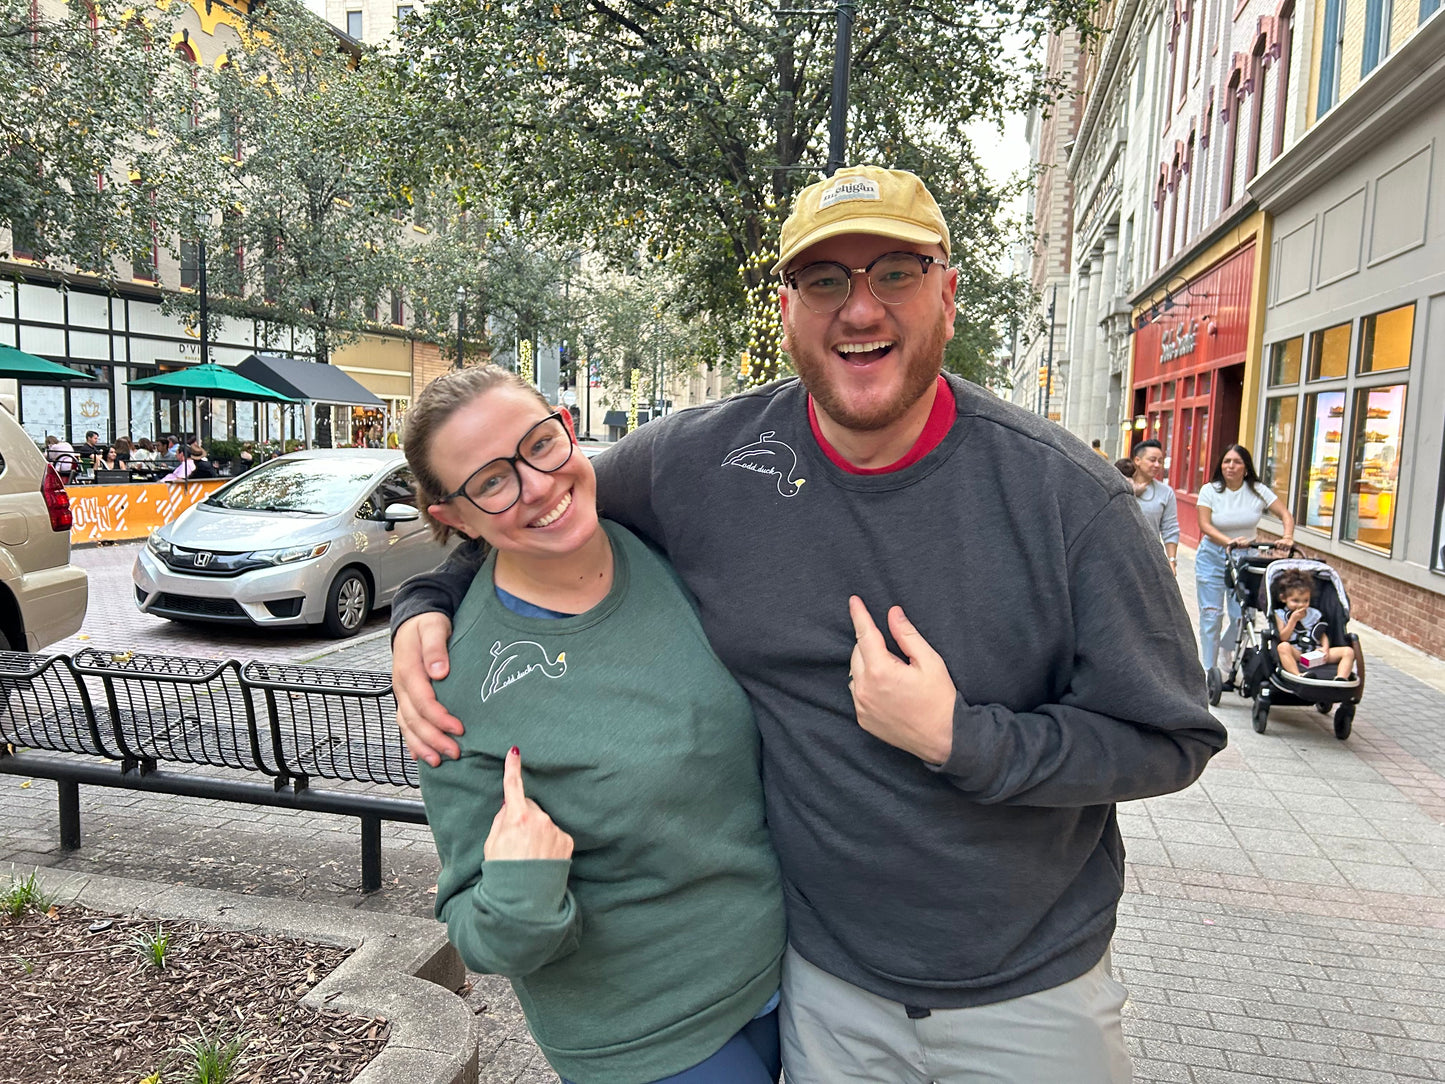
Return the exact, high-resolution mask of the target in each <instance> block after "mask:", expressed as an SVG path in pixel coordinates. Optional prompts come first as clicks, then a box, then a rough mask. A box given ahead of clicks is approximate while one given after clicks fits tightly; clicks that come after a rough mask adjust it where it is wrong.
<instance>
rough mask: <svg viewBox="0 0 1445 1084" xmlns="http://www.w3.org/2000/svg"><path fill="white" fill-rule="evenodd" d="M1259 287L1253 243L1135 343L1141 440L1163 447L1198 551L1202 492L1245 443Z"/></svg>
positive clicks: (1196, 283) (1151, 317) (1153, 321)
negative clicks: (1227, 452)
mask: <svg viewBox="0 0 1445 1084" xmlns="http://www.w3.org/2000/svg"><path fill="white" fill-rule="evenodd" d="M1253 283H1254V242H1253V241H1252V240H1251V241H1250V242H1249V243H1248V244H1246V245H1245V246H1244V247H1243V248H1241V249H1238V250H1236V251H1235V252H1234V253H1233V254H1231V255H1230V256H1228V257H1226V258H1225V259H1224V260H1222V261H1221V262H1219V263H1217V264H1215V265H1214V266H1213V267H1212V268H1210V269H1209V270H1208V271H1206V272H1204V273H1203V274H1202V275H1199V276H1198V277H1197V278H1194V279H1191V280H1189V281H1188V282H1186V283H1183V284H1181V285H1176V286H1175V288H1174V290H1173V291H1172V293H1170V294H1169V295H1168V300H1165V301H1161V302H1160V304H1158V305H1157V306H1155V307H1151V309H1149V310H1145V312H1144V313H1142V316H1143V317H1144V318H1145V319H1146V321H1147V322H1146V324H1145V326H1144V327H1143V328H1140V329H1139V331H1138V332H1137V333H1136V334H1135V336H1134V440H1135V441H1136V442H1137V441H1140V440H1144V439H1146V438H1149V437H1153V438H1154V439H1156V440H1158V441H1159V442H1160V443H1161V444H1162V445H1163V446H1164V455H1165V463H1166V468H1167V474H1168V480H1169V484H1170V485H1172V486H1173V487H1174V489H1175V492H1176V494H1177V496H1178V498H1179V527H1180V530H1181V533H1182V534H1183V536H1184V540H1185V541H1186V542H1187V543H1188V544H1189V545H1191V546H1192V545H1197V544H1198V542H1199V524H1198V519H1197V517H1196V515H1195V511H1194V509H1195V507H1196V504H1197V497H1198V494H1199V490H1200V489H1201V488H1203V486H1204V484H1205V483H1206V482H1208V481H1209V479H1210V478H1211V477H1212V476H1213V474H1214V466H1215V461H1216V460H1217V459H1218V458H1219V456H1220V454H1221V453H1222V450H1223V448H1224V446H1225V445H1227V444H1233V443H1235V442H1236V441H1238V440H1239V414H1240V406H1241V403H1242V402H1243V398H1244V362H1245V356H1246V354H1247V353H1248V349H1249V306H1250V299H1251V297H1252V294H1253Z"/></svg>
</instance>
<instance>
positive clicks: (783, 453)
mask: <svg viewBox="0 0 1445 1084" xmlns="http://www.w3.org/2000/svg"><path fill="white" fill-rule="evenodd" d="M773 436H774V433H773V432H769V433H762V434H760V435H759V436H758V439H757V441H756V442H755V443H753V444H745V445H743V446H742V447H741V448H734V449H733V450H732V451H730V452H728V454H727V455H725V456H723V461H722V465H723V466H724V467H742V468H743V470H750V471H754V472H756V473H758V474H768V475H772V476H773V477H774V479H775V480H776V481H777V484H778V492H779V493H781V494H782V495H783V496H784V497H796V496H797V495H798V490H800V489H802V488H803V483H804V482H806V481H807V479H806V478H794V477H793V475H794V474H796V473H797V471H798V453H797V452H795V451H793V449H792V448H791V447H790V446H789V445H787V444H784V443H783V442H782V441H781V440H774V439H773Z"/></svg>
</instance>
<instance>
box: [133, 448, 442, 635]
mask: <svg viewBox="0 0 1445 1084" xmlns="http://www.w3.org/2000/svg"><path fill="white" fill-rule="evenodd" d="M449 550H450V545H442V544H439V543H437V542H435V541H433V540H432V537H431V533H430V532H429V531H428V530H427V528H426V525H425V524H424V523H423V522H422V521H421V519H420V513H419V512H418V511H417V508H416V497H415V496H414V494H413V492H412V477H411V470H410V468H409V467H407V465H406V459H405V457H404V456H403V455H402V453H401V452H398V451H385V450H370V449H362V448H342V449H334V450H316V451H308V452H293V453H291V454H290V455H284V456H281V457H280V458H278V459H273V460H271V461H269V462H267V463H263V464H262V465H261V466H259V467H256V468H254V469H253V470H250V471H248V472H247V473H245V474H243V475H241V476H240V477H238V478H235V479H233V480H232V481H230V482H228V483H227V484H226V485H224V486H222V487H221V488H220V489H218V490H216V491H215V492H214V493H212V494H211V495H210V496H209V497H207V498H206V499H205V500H203V501H200V502H199V503H197V504H195V505H192V506H191V508H190V509H189V510H187V511H186V512H185V513H183V514H182V515H181V516H180V517H179V518H178V519H177V520H176V521H175V522H174V523H167V524H166V525H165V526H163V527H159V528H157V529H156V530H155V531H153V532H152V533H151V536H150V539H149V541H147V542H146V545H145V548H144V549H143V550H142V551H141V553H140V556H138V557H137V558H136V562H135V568H134V570H133V571H132V578H133V579H134V580H135V598H136V605H137V606H139V607H140V608H141V609H142V610H144V611H146V612H147V613H153V614H156V615H158V616H160V617H168V618H171V619H173V620H179V621H227V622H233V623H239V624H252V625H259V626H264V627H270V626H280V625H313V624H320V625H324V626H325V627H326V630H327V631H328V632H329V633H330V634H331V635H333V636H338V637H340V636H350V635H352V634H353V633H355V632H356V631H357V630H358V629H359V628H361V626H362V624H363V623H364V622H365V621H366V618H367V615H368V614H370V612H371V610H372V609H373V608H375V607H381V606H389V605H390V604H391V600H392V596H393V595H395V594H396V589H397V588H398V587H399V586H400V585H401V583H402V581H403V580H405V579H407V577H409V576H413V575H415V574H416V573H418V572H425V571H427V570H428V569H432V568H435V567H436V566H437V565H438V564H440V563H441V562H442V561H443V560H444V559H445V558H446V556H447V553H448V552H449Z"/></svg>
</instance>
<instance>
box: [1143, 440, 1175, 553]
mask: <svg viewBox="0 0 1445 1084" xmlns="http://www.w3.org/2000/svg"><path fill="white" fill-rule="evenodd" d="M1131 461H1132V462H1133V464H1134V475H1133V482H1134V499H1135V500H1137V501H1138V502H1139V511H1141V512H1143V513H1144V520H1145V522H1147V523H1148V524H1149V527H1150V529H1151V530H1152V531H1153V532H1154V534H1156V535H1157V536H1158V537H1159V538H1160V540H1161V541H1163V543H1164V552H1165V553H1166V554H1167V555H1168V557H1169V567H1170V568H1171V569H1173V570H1174V571H1175V573H1176V574H1177V573H1178V571H1179V560H1178V555H1179V504H1178V500H1177V498H1176V497H1175V495H1174V487H1173V486H1171V485H1170V484H1169V483H1168V482H1161V481H1160V480H1159V473H1160V471H1161V470H1162V469H1163V467H1164V446H1163V445H1161V444H1160V443H1159V442H1158V441H1157V440H1141V441H1140V442H1139V443H1138V444H1136V445H1134V452H1133V455H1132V456H1131Z"/></svg>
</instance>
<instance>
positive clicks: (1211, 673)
mask: <svg viewBox="0 0 1445 1084" xmlns="http://www.w3.org/2000/svg"><path fill="white" fill-rule="evenodd" d="M1204 687H1205V688H1206V689H1207V690H1209V703H1210V704H1218V703H1219V698H1220V696H1222V695H1223V693H1224V679H1223V678H1222V677H1220V676H1219V669H1218V667H1214V666H1211V667H1210V668H1209V669H1208V670H1206V671H1205V673H1204Z"/></svg>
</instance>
